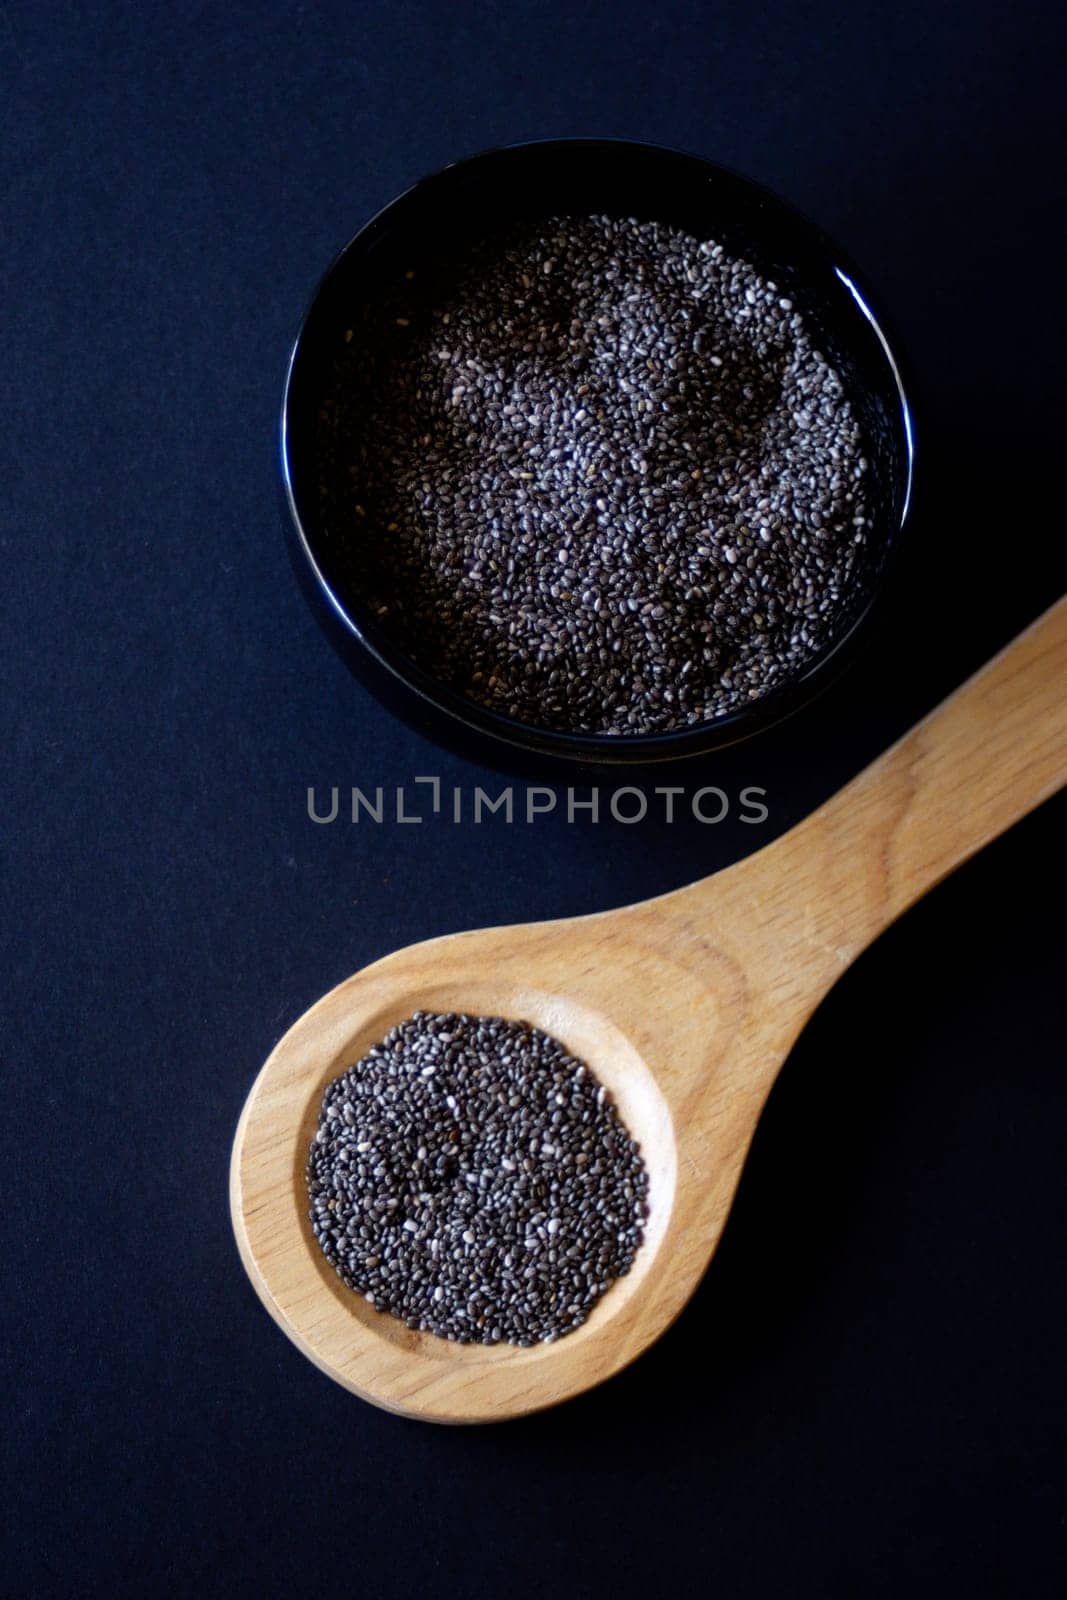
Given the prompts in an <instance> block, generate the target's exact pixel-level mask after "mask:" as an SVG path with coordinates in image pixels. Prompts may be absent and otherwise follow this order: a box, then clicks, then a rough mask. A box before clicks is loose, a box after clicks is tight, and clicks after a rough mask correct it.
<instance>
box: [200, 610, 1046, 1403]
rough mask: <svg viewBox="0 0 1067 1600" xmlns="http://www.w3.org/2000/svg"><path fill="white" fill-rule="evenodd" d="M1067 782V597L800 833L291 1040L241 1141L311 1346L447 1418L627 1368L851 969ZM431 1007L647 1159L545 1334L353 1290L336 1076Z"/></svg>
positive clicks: (362, 1384) (434, 955)
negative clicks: (601, 1097)
mask: <svg viewBox="0 0 1067 1600" xmlns="http://www.w3.org/2000/svg"><path fill="white" fill-rule="evenodd" d="M1065 781H1067V599H1064V600H1061V601H1060V602H1059V604H1058V605H1056V606H1054V607H1053V608H1052V610H1051V611H1048V612H1046V614H1045V615H1044V616H1043V617H1042V618H1041V619H1040V620H1039V621H1037V622H1036V623H1034V625H1033V626H1032V627H1031V628H1029V629H1028V630H1027V631H1026V632H1025V633H1024V634H1022V635H1021V637H1020V638H1018V639H1016V640H1015V642H1014V643H1013V644H1012V645H1010V646H1009V647H1008V648H1007V649H1006V650H1005V651H1003V652H1002V654H1000V655H999V656H997V657H996V659H995V660H994V661H992V662H991V663H990V664H989V665H988V666H987V667H985V668H984V669H983V670H982V671H981V672H979V673H978V674H977V675H976V676H975V677H974V678H972V679H971V680H970V682H969V683H967V684H965V685H964V687H963V688H962V689H960V690H959V691H958V692H957V693H956V694H954V695H953V696H952V697H951V698H950V699H949V700H947V701H946V702H945V703H944V704H943V705H942V706H940V707H939V708H938V709H937V710H936V711H934V712H933V713H932V714H931V715H930V716H928V717H927V718H926V720H925V721H924V722H921V723H920V724H919V726H918V727H917V728H915V729H913V731H912V732H911V733H909V734H907V735H906V736H905V738H903V739H902V740H901V741H900V743H899V744H897V745H895V746H894V747H893V748H892V749H891V750H889V751H888V752H887V753H886V754H885V755H883V756H882V757H881V758H880V759H879V760H877V761H876V762H875V763H874V764H873V766H871V767H869V768H868V769H867V771H866V772H863V773H862V774H861V775H860V776H859V777H858V778H856V779H855V780H854V781H853V782H852V783H850V784H849V785H848V786H847V787H846V788H845V789H843V790H842V791H841V792H840V793H839V794H837V795H836V796H835V797H834V798H833V799H832V800H830V801H828V802H827V804H825V805H824V806H822V807H821V808H820V809H819V810H818V811H817V812H815V813H814V815H812V816H811V817H809V818H808V819H807V820H806V821H804V822H802V823H801V824H800V825H799V826H798V827H795V828H794V829H793V830H792V831H791V832H790V833H788V834H786V835H785V836H784V837H782V838H780V839H777V840H776V841H775V842H774V843H773V844H770V845H768V846H767V847H766V848H765V849H763V850H761V851H760V852H759V853H758V854H757V855H754V856H751V857H749V858H748V859H747V860H744V861H742V862H740V863H739V864H738V865H736V866H733V867H730V868H728V869H727V870H725V871H723V872H720V873H718V874H717V875H716V876H715V877H713V878H709V879H707V880H705V881H704V882H702V883H696V884H693V885H691V886H690V887H689V888H685V889H679V890H677V891H676V892H674V893H672V894H666V895H661V896H660V897H659V898H657V899H655V900H649V901H647V902H645V903H644V904H641V905H635V906H629V907H626V908H625V909H623V910H621V911H609V912H603V913H599V914H597V915H594V916H587V917H578V918H574V919H570V920H567V921H558V922H542V923H533V924H529V925H526V926H522V927H514V928H490V929H485V930H482V931H480V932H475V933H460V934H454V935H451V936H448V937H445V938H440V939H431V940H429V941H428V942H426V943H424V944H418V945H413V946H412V947H411V948H409V949H407V950H400V951H398V952H397V953H396V954H395V955H391V956H387V957H386V958H385V959H384V960H382V961H378V962H376V963H375V964H374V965H373V966H370V967H367V968H366V969H365V970H364V971H363V972H359V973H357V974H356V975H355V977H352V978H349V979H348V980H347V982H345V983H342V984H341V985H340V986H339V987H338V988H336V989H334V990H332V991H331V992H330V993H329V994H328V995H326V996H325V998H324V999H322V1000H320V1001H319V1002H318V1004H317V1005H314V1006H312V1008H311V1009H310V1011H308V1012H306V1013H305V1014H304V1016H302V1017H301V1018H300V1020H299V1021H298V1022H297V1023H296V1024H295V1025H294V1026H293V1027H292V1028H290V1030H289V1032H288V1033H287V1034H286V1035H285V1037H284V1038H283V1039H282V1041H281V1043H280V1044H279V1045H278V1046H277V1048H276V1049H275V1050H274V1051H273V1053H272V1054H271V1056H270V1058H269V1059H268V1061H267V1062H266V1064H265V1066H264V1067H263V1069H262V1071H261V1072H260V1074H259V1077H258V1078H257V1079H256V1082H255V1084H254V1085H253V1088H252V1091H251V1093H250V1094H249V1097H248V1101H247V1104H246V1105H245V1108H244V1112H243V1114H242V1116H241V1120H240V1123H239V1125H238V1129H237V1135H236V1138H235V1141H234V1149H233V1160H232V1168H231V1188H230V1193H231V1205H232V1211H233V1225H234V1230H235V1233H236V1235H237V1243H238V1246H239V1249H240V1252H241V1257H242V1260H243V1261H244V1264H245V1267H246V1269H247V1271H248V1275H249V1277H250V1278H251V1280H252V1282H253V1284H254V1285H255V1288H256V1290H257V1292H258V1293H259V1295H260V1297H261V1299H262V1300H263V1302H264V1304H265V1305H266V1307H267V1309H268V1310H269V1311H270V1313H271V1315H272V1316H273V1317H274V1318H275V1319H276V1320H277V1321H278V1322H279V1323H280V1324H281V1326H282V1328H283V1329H284V1331H285V1332H286V1333H287V1334H288V1335H289V1337H290V1338H291V1339H292V1340H293V1342H294V1343H295V1344H296V1345H297V1346H298V1347H299V1348H300V1349H301V1350H302V1351H303V1352H304V1354H305V1355H307V1356H308V1357H310V1359H311V1360H312V1361H314V1362H315V1363H316V1365H318V1366H319V1367H321V1368H322V1369H323V1371H324V1372H326V1373H328V1374H329V1376H330V1377H332V1378H335V1379H336V1380H337V1381H338V1383H341V1384H343V1385H344V1386H345V1387H346V1388H348V1389H351V1390H352V1391H353V1392H354V1393H356V1394H358V1395H362V1396H363V1398H364V1399H367V1400H372V1401H374V1402H375V1403H376V1404H378V1405H381V1406H385V1407H388V1408H389V1409H390V1410H393V1411H399V1412H403V1413H405V1414H406V1415H408V1416H414V1417H425V1418H431V1419H433V1420H435V1421H438V1422H480V1421H488V1420H490V1419H495V1418H502V1417H509V1416H517V1415H519V1414H521V1413H523V1412H528V1411H535V1410H537V1409H539V1408H540V1407H542V1406H549V1405H553V1404H555V1403H556V1402H557V1401H560V1400H565V1399H567V1398H568V1397H569V1396H571V1395H575V1394H578V1393H579V1392H580V1391H581V1390H583V1389H587V1388H589V1387H590V1386H591V1385H592V1384H595V1383H599V1382H601V1381H602V1380H603V1379H604V1378H608V1377H610V1376H611V1374H612V1373H614V1372H618V1371H619V1369H620V1368H621V1367H624V1366H625V1365H626V1364H627V1363H628V1362H630V1361H632V1360H633V1359H634V1357H635V1356H638V1355H640V1353H641V1352H642V1351H643V1350H644V1349H646V1348H647V1347H648V1346H649V1345H650V1344H651V1343H652V1341H653V1340H654V1339H656V1338H658V1337H659V1335H660V1334H661V1333H662V1332H663V1331H664V1329H665V1328H667V1327H668V1326H669V1325H670V1323H671V1322H673V1320H674V1319H675V1317H676V1316H677V1315H678V1313H679V1312H680V1311H681V1309H682V1307H683V1306H684V1305H685V1303H686V1301H687V1300H688V1299H689V1296H690V1295H691V1294H692V1292H693V1290H694V1289H695V1288H696V1285H697V1283H698V1282H699V1280H700V1278H701V1275H702V1274H703V1272H704V1270H705V1268H706V1267H707V1264H708V1261H709V1260H710V1258H711V1255H712V1252H713V1251H714V1249H715V1246H716V1244H717V1242H718V1239H719V1236H720V1234H721V1232H722V1229H723V1224H724V1223H725V1221H726V1216H727V1212H728V1210H729V1208H730V1204H731V1201H732V1200H733V1196H734V1193H735V1191H736V1189H737V1184H738V1179H739V1178H740V1175H741V1166H742V1163H743V1161H744V1159H745V1154H746V1152H747V1150H748V1147H749V1143H750V1141H751V1139H752V1134H753V1131H754V1129H755V1126H756V1122H757V1119H758V1117H759V1114H760V1111H761V1109H762V1107H763V1104H764V1101H765V1100H766V1098H767V1095H768V1092H769V1091H770V1088H771V1085H772V1084H773V1083H774V1080H775V1077H776V1075H777V1073H778V1070H779V1068H780V1067H781V1065H782V1062H783V1061H784V1060H785V1058H786V1056H787V1055H788V1053H789V1050H790V1047H791V1046H792V1044H793V1041H794V1040H795V1039H796V1037H797V1035H798V1034H799V1032H800V1030H801V1029H802V1028H803V1026H804V1024H805V1023H806V1022H807V1020H808V1018H809V1017H810V1016H811V1014H812V1012H813V1011H814V1009H815V1007H816V1006H817V1005H818V1004H819V1001H820V1000H821V999H822V997H823V996H824V995H825V994H826V992H827V990H828V989H830V987H831V986H832V984H833V983H834V981H835V980H836V978H837V977H838V975H839V974H840V973H841V972H843V971H844V969H845V968H846V967H847V966H848V965H849V963H850V962H851V961H853V960H854V959H855V957H856V956H857V955H858V954H859V953H860V951H862V950H863V949H864V948H865V947H866V946H867V945H868V944H870V943H871V941H872V940H873V939H875V938H876V937H877V935H878V934H879V933H880V932H881V930H882V929H883V928H885V927H886V926H887V925H888V924H889V923H891V922H892V921H893V920H894V918H895V917H898V916H899V915H900V914H901V912H902V911H904V910H905V909H906V908H907V907H908V906H909V905H911V904H912V903H913V902H914V901H915V900H917V899H918V898H919V896H920V895H922V894H924V893H925V892H926V890H928V889H930V888H932V887H933V885H934V884H936V883H938V882H939V881H940V879H942V878H944V877H945V876H946V874H947V873H949V872H951V871H952V869H953V868H954V867H956V866H958V865H959V863H960V862H961V861H964V860H965V859H966V858H967V857H968V856H970V855H972V854H973V853H974V852H975V851H976V850H979V849H980V848H981V847H982V846H983V845H984V844H986V843H987V842H988V841H989V840H990V839H993V838H994V837H995V836H996V835H997V834H999V833H1001V832H1003V830H1004V829H1005V828H1008V827H1009V826H1010V825H1011V824H1012V823H1013V822H1015V821H1017V820H1018V818H1020V817H1022V816H1024V815H1025V814H1026V812H1028V811H1030V810H1031V809H1032V808H1033V807H1034V806H1036V805H1038V804H1039V803H1040V802H1041V801H1042V800H1044V799H1045V798H1047V796H1049V795H1051V794H1052V793H1054V792H1055V790H1056V789H1058V788H1059V787H1060V786H1061V784H1063V783H1064V782H1065ZM420 1007H421V1008H423V1009H426V1010H435V1011H466V1012H473V1013H482V1014H494V1015H502V1016H508V1017H515V1018H522V1019H525V1020H526V1021H528V1022H531V1023H535V1024H536V1025H537V1026H538V1027H541V1028H544V1029H545V1030H547V1032H549V1033H551V1034H554V1035H555V1036H556V1038H558V1039H560V1040H561V1041H562V1042H563V1043H564V1044H565V1045H566V1047H567V1048H568V1050H570V1051H572V1052H573V1053H574V1054H575V1055H577V1056H580V1057H581V1058H582V1059H583V1060H585V1061H586V1062H588V1063H589V1065H590V1066H591V1067H592V1068H593V1069H594V1070H595V1071H596V1072H597V1073H598V1074H599V1075H600V1077H601V1078H602V1079H603V1080H604V1081H605V1082H606V1083H607V1084H608V1085H609V1087H610V1089H611V1091H612V1093H613V1094H614V1096H615V1098H616V1102H617V1104H618V1107H619V1111H620V1114H621V1115H622V1117H623V1119H624V1121H625V1122H626V1124H627V1125H628V1127H629V1128H630V1130H631V1132H632V1133H633V1134H634V1135H635V1137H636V1138H637V1139H638V1140H639V1142H640V1145H641V1149H642V1152H643V1154H644V1157H645V1161H646V1163H647V1165H648V1168H649V1173H650V1179H651V1186H650V1217H649V1223H648V1227H647V1232H646V1237H645V1242H644V1244H643V1245H642V1247H641V1250H640V1252H639V1254H638V1258H637V1261H636V1262H635V1264H634V1267H633V1269H632V1271H631V1272H630V1273H629V1275H628V1276H627V1277H625V1278H622V1279H620V1280H619V1281H618V1282H617V1283H615V1284H614V1285H613V1286H612V1287H611V1288H610V1289H609V1290H608V1292H607V1293H606V1294H605V1295H604V1297H603V1299H602V1300H601V1301H600V1302H599V1303H598V1304H597V1306H596V1307H595V1308H594V1310H593V1312H592V1314H591V1316H590V1317H589V1319H588V1321H587V1322H586V1323H585V1324H584V1325H583V1326H582V1327H581V1328H579V1329H578V1330H576V1331H575V1332H574V1333H572V1334H569V1335H567V1336H566V1337H565V1338H563V1339H561V1340H559V1341H558V1342H557V1343H553V1344H542V1345H537V1346H533V1347H530V1348H528V1349H520V1348H517V1347H515V1346H510V1345H496V1346H491V1347H485V1346H481V1345H458V1344H453V1343H450V1342H449V1341H447V1340H444V1339H439V1338H437V1337H436V1336H434V1335H432V1334H425V1333H415V1332H411V1331H409V1330H408V1329H407V1328H406V1327H405V1326H404V1325H403V1323H401V1322H400V1321H398V1320H397V1319H395V1318H393V1317H390V1316H388V1315H384V1314H381V1313H379V1312H376V1311H374V1310H373V1309H372V1308H371V1307H370V1306H369V1305H367V1304H366V1302H365V1301H364V1300H363V1299H362V1297H360V1296H359V1295H357V1294H354V1293H353V1292H352V1291H351V1290H349V1289H346V1288H345V1286H344V1285H343V1284H342V1283H341V1282H340V1280H339V1279H338V1278H337V1277H336V1276H335V1274H334V1272H333V1270H332V1269H331V1268H330V1267H329V1266H328V1265H327V1263H326V1261H325V1260H324V1259H323V1257H322V1255H321V1254H320V1252H319V1248H318V1246H317V1244H316V1243H315V1240H314V1238H313V1236H312V1233H311V1229H310V1225H309V1223H308V1220H307V1197H306V1191H305V1187H304V1165H305V1161H306V1158H307V1150H308V1145H309V1142H310V1140H311V1137H312V1134H313V1132H314V1129H315V1124H316V1120H317V1115H318V1109H319V1101H320V1097H321V1094H322V1091H323V1089H324V1087H325V1085H326V1084H327V1083H328V1082H329V1080H330V1079H331V1078H333V1077H335V1076H336V1075H337V1074H338V1073H339V1072H341V1071H342V1070H343V1069H344V1068H345V1067H347V1066H349V1065H351V1063H352V1062H353V1061H355V1060H357V1059H358V1058H359V1057H360V1056H361V1055H362V1054H363V1053H364V1052H365V1051H366V1050H367V1049H368V1048H369V1047H370V1046H371V1045H372V1044H374V1043H375V1042H376V1041H377V1040H379V1039H380V1038H381V1037H382V1035H383V1034H384V1033H386V1032H387V1030H388V1029H389V1028H391V1027H392V1026H393V1024H394V1023H396V1022H399V1021H400V1020H401V1019H403V1018H404V1017H407V1016H409V1015H410V1013H411V1012H413V1011H415V1010H417V1009H419V1008H420Z"/></svg>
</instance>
